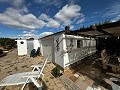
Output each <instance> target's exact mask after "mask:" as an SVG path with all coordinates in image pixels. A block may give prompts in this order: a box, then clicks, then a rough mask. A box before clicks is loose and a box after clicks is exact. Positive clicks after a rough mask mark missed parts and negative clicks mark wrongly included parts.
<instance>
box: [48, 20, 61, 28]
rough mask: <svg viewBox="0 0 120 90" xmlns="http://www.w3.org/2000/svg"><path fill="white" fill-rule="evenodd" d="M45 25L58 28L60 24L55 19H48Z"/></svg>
mask: <svg viewBox="0 0 120 90" xmlns="http://www.w3.org/2000/svg"><path fill="white" fill-rule="evenodd" d="M46 26H48V27H53V28H58V27H59V26H60V24H59V23H58V22H57V21H56V20H50V21H49V22H48V24H47V25H46Z"/></svg>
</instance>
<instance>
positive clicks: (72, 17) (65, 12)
mask: <svg viewBox="0 0 120 90" xmlns="http://www.w3.org/2000/svg"><path fill="white" fill-rule="evenodd" d="M80 11H81V7H80V6H79V5H74V4H71V5H68V4H67V5H65V6H64V7H63V8H62V9H61V10H59V12H58V13H56V14H55V16H54V17H55V19H57V20H58V21H59V22H61V23H63V25H70V24H71V23H76V22H77V23H76V24H79V23H82V22H84V21H85V17H84V15H83V13H80Z"/></svg>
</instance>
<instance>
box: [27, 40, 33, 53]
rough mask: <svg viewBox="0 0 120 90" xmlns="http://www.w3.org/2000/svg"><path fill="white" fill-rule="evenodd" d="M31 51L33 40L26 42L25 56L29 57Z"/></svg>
mask: <svg viewBox="0 0 120 90" xmlns="http://www.w3.org/2000/svg"><path fill="white" fill-rule="evenodd" d="M33 49H34V46H33V40H27V54H28V55H30V54H31V51H32V50H33Z"/></svg>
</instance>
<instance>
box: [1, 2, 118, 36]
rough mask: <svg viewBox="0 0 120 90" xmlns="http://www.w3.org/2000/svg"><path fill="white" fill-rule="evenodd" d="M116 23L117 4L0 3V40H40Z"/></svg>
mask: <svg viewBox="0 0 120 90" xmlns="http://www.w3.org/2000/svg"><path fill="white" fill-rule="evenodd" d="M119 19H120V0H0V37H11V38H21V37H40V36H44V35H48V34H52V33H55V32H58V31H61V30H64V27H65V26H66V25H69V26H70V28H71V30H76V29H79V28H80V27H83V26H89V25H92V24H95V23H99V22H104V21H105V20H111V21H116V20H119Z"/></svg>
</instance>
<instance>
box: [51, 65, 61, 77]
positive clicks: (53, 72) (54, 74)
mask: <svg viewBox="0 0 120 90" xmlns="http://www.w3.org/2000/svg"><path fill="white" fill-rule="evenodd" d="M52 75H53V76H54V77H58V76H60V68H59V67H57V66H56V67H55V68H53V69H52Z"/></svg>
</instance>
